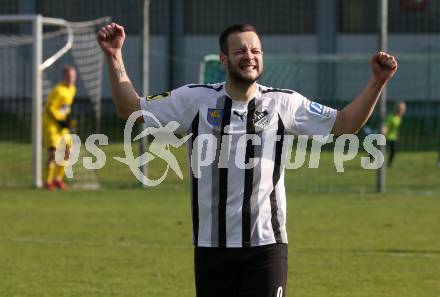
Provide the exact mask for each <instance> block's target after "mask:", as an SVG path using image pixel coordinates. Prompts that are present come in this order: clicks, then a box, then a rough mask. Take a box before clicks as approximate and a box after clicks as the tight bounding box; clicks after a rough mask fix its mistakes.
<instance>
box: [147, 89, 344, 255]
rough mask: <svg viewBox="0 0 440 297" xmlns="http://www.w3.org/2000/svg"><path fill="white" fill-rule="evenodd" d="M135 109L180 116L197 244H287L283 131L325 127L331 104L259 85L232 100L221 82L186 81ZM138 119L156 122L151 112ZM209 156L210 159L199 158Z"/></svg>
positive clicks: (332, 114) (312, 131) (165, 117)
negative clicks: (246, 95)
mask: <svg viewBox="0 0 440 297" xmlns="http://www.w3.org/2000/svg"><path fill="white" fill-rule="evenodd" d="M156 98H159V99H158V100H154V99H156ZM141 108H142V109H143V110H145V111H148V112H150V113H152V114H153V115H154V116H155V117H156V118H157V120H159V121H160V123H161V124H162V125H166V124H167V123H168V122H170V121H176V122H177V123H179V127H178V129H177V130H176V132H177V134H180V135H188V134H190V133H192V136H191V138H190V140H189V141H188V149H189V155H190V158H191V160H190V161H191V162H190V164H191V168H190V176H191V181H192V195H191V197H192V199H191V202H192V203H191V205H192V220H193V241H194V244H195V245H196V246H201V247H252V246H261V245H267V244H272V243H287V233H286V194H285V188H284V162H283V160H282V153H283V152H282V150H283V143H284V139H285V135H288V134H293V135H327V134H329V133H330V132H331V129H332V127H333V124H334V121H335V119H336V114H337V111H336V110H335V109H332V108H329V107H326V106H323V105H321V104H319V103H315V102H312V101H310V100H308V99H306V98H305V97H303V96H302V95H300V94H298V93H296V92H294V91H291V90H284V89H283V90H281V89H273V88H268V87H264V86H261V85H258V90H257V92H256V94H255V96H254V98H253V99H252V100H249V101H247V102H244V101H239V100H233V99H231V97H230V96H229V95H228V94H227V92H226V90H225V84H224V83H219V84H212V85H185V86H183V87H180V88H178V89H175V90H173V91H171V92H168V93H164V94H160V95H158V96H149V97H147V98H141ZM144 120H145V122H146V124H147V125H148V126H157V120H153V119H152V118H151V117H149V116H145V115H144ZM193 149H194V151H193ZM208 155H209V156H210V159H209V160H208V161H210V160H212V162H205V161H206V160H207V159H208ZM204 162H205V163H206V164H205V163H204ZM243 166H244V167H243Z"/></svg>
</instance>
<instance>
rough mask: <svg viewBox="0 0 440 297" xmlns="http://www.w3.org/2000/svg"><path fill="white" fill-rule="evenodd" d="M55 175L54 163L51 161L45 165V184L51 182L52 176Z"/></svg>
mask: <svg viewBox="0 0 440 297" xmlns="http://www.w3.org/2000/svg"><path fill="white" fill-rule="evenodd" d="M54 174H55V162H54V161H51V162H49V164H48V165H47V176H46V182H47V183H48V184H49V183H51V182H52V181H53V176H54Z"/></svg>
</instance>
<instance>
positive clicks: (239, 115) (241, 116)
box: [232, 110, 246, 121]
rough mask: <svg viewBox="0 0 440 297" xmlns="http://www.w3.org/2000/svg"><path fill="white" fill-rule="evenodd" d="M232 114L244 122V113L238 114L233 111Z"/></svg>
mask: <svg viewBox="0 0 440 297" xmlns="http://www.w3.org/2000/svg"><path fill="white" fill-rule="evenodd" d="M232 113H233V114H234V115H236V116H238V117H240V119H241V121H244V116H245V115H246V111H243V112H242V113H240V112H238V111H236V110H234V111H233V112H232Z"/></svg>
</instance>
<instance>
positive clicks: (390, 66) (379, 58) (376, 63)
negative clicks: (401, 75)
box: [370, 52, 397, 82]
mask: <svg viewBox="0 0 440 297" xmlns="http://www.w3.org/2000/svg"><path fill="white" fill-rule="evenodd" d="M370 66H371V71H372V73H373V77H375V78H376V79H378V80H381V81H384V82H386V81H387V80H389V79H390V78H391V77H393V75H394V73H396V70H397V61H396V59H395V58H394V57H393V56H391V55H389V54H387V53H385V52H378V53H377V54H374V55H373V57H372V58H371V60H370Z"/></svg>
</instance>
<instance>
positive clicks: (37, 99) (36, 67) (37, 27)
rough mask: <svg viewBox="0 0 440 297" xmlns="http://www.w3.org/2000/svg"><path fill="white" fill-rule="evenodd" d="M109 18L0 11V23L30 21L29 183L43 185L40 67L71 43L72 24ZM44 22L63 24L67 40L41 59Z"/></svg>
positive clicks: (70, 45) (61, 52) (63, 51)
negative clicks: (82, 18)
mask: <svg viewBox="0 0 440 297" xmlns="http://www.w3.org/2000/svg"><path fill="white" fill-rule="evenodd" d="M107 20H109V18H108V17H104V18H100V19H97V20H94V21H90V22H80V23H71V22H68V21H66V20H64V19H57V18H50V17H44V16H42V15H40V14H37V15H0V23H31V24H32V128H31V134H32V136H31V137H32V184H33V186H34V187H36V188H41V187H42V186H43V179H42V171H43V152H42V150H43V149H42V146H43V131H42V111H43V71H44V69H46V68H48V67H49V66H51V65H52V64H53V63H55V62H56V61H57V60H58V59H59V58H61V57H62V56H63V55H64V54H66V53H67V52H68V51H69V50H70V49H71V48H72V45H73V38H74V33H73V25H74V24H83V25H87V24H90V25H93V24H96V23H100V22H104V21H107ZM43 26H59V27H64V28H65V29H66V32H67V41H66V44H65V45H64V46H63V47H61V48H60V49H59V50H58V51H57V52H56V53H55V54H53V55H52V56H51V57H49V58H47V59H46V60H45V61H43Z"/></svg>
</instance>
